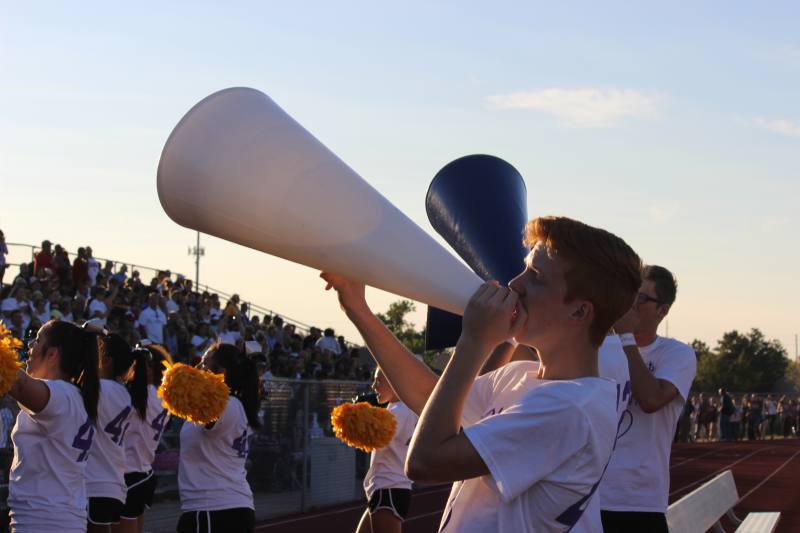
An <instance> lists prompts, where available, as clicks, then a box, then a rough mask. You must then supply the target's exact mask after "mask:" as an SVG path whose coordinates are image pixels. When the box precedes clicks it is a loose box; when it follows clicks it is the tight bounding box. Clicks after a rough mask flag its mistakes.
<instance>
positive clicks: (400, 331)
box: [377, 300, 425, 355]
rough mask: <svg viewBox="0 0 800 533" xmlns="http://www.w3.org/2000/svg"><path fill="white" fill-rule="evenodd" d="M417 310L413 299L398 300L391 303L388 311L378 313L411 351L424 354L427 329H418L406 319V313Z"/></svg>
mask: <svg viewBox="0 0 800 533" xmlns="http://www.w3.org/2000/svg"><path fill="white" fill-rule="evenodd" d="M416 310H417V308H416V306H415V305H414V302H412V301H411V300H398V301H396V302H392V303H391V304H389V309H388V310H387V311H386V313H377V317H378V318H379V319H380V320H381V322H383V323H384V324H386V327H387V328H389V331H391V332H392V333H394V335H395V337H397V338H398V339H399V340H400V342H401V343H403V346H405V347H406V348H408V350H409V351H410V352H411V353H415V354H420V355H423V354H424V353H425V330H424V329H423V330H422V331H417V330H416V329H414V325H413V324H412V323H411V322H409V321H408V320H406V315H408V313H413V312H414V311H416Z"/></svg>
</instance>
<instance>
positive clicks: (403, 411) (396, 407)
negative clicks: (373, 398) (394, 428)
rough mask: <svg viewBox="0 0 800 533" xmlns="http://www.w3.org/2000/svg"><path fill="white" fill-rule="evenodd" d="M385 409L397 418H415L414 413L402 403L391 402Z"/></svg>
mask: <svg viewBox="0 0 800 533" xmlns="http://www.w3.org/2000/svg"><path fill="white" fill-rule="evenodd" d="M386 409H388V410H389V412H390V413H392V414H393V415H395V416H396V417H397V418H400V417H406V416H413V417H416V416H417V415H416V413H414V411H412V410H411V409H409V408H408V406H407V405H406V404H404V403H403V402H392V403H390V404H389V405H387V406H386Z"/></svg>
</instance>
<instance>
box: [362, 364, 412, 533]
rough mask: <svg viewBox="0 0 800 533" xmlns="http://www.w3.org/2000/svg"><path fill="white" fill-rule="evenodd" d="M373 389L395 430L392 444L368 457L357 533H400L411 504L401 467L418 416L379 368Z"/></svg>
mask: <svg viewBox="0 0 800 533" xmlns="http://www.w3.org/2000/svg"><path fill="white" fill-rule="evenodd" d="M372 388H373V390H374V391H375V394H376V395H377V397H378V402H379V403H388V404H389V405H388V406H387V409H388V410H389V412H390V413H392V414H393V415H394V416H395V419H396V420H397V429H396V430H395V433H394V437H393V438H392V441H391V442H390V443H389V444H388V445H387V446H386V447H385V448H381V449H380V450H374V451H373V452H372V456H371V457H370V461H369V470H368V471H367V475H366V476H365V477H364V492H366V494H367V504H368V505H367V509H366V510H365V511H364V514H363V515H362V516H361V521H360V522H359V524H358V530H357V533H400V530H401V529H402V526H403V520H405V518H406V515H407V514H408V506H409V503H410V500H411V480H410V479H408V477H407V476H406V474H405V471H404V465H405V462H406V454H408V443H409V442H411V436H412V435H413V434H414V428H415V427H416V425H417V415H416V414H414V413H413V412H412V411H411V409H409V408H408V407H406V405H405V404H404V403H403V402H401V401H400V399H399V398H398V397H397V394H396V393H395V392H394V390H393V389H392V386H391V385H390V384H389V381H388V380H387V379H386V376H384V375H383V372H381V369H380V368H378V369H377V370H375V380H374V381H373V382H372Z"/></svg>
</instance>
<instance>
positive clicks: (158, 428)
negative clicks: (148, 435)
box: [150, 409, 167, 442]
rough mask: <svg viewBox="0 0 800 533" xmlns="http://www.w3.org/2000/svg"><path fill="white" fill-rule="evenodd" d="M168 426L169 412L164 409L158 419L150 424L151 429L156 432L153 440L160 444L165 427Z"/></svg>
mask: <svg viewBox="0 0 800 533" xmlns="http://www.w3.org/2000/svg"><path fill="white" fill-rule="evenodd" d="M166 425H167V410H166V409H163V410H162V411H161V412H160V413H159V414H158V416H157V417H155V418H154V419H153V421H152V422H151V423H150V427H151V428H153V430H154V431H155V435H153V440H154V441H156V442H158V441H159V440H161V433H162V432H163V431H164V426H166Z"/></svg>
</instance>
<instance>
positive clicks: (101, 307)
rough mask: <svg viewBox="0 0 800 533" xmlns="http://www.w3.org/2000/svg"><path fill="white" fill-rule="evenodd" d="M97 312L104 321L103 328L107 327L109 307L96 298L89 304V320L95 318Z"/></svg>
mask: <svg viewBox="0 0 800 533" xmlns="http://www.w3.org/2000/svg"><path fill="white" fill-rule="evenodd" d="M95 312H99V313H100V319H101V320H102V324H101V325H103V326H105V325H106V313H107V312H108V306H106V304H105V303H104V302H103V301H102V300H98V299H97V298H95V299H94V300H92V302H91V303H90V304H89V318H94V314H95Z"/></svg>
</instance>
